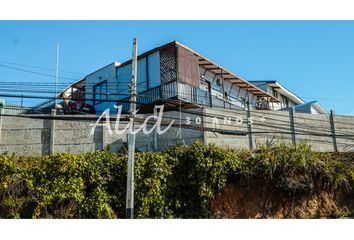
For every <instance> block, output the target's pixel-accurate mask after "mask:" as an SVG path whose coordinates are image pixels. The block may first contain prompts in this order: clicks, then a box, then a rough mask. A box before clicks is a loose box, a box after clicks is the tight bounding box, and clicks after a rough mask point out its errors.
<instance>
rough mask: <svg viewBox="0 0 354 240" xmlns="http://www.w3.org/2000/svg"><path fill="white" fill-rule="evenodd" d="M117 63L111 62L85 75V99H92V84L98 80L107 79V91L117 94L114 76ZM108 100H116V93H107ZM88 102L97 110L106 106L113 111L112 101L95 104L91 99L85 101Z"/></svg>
mask: <svg viewBox="0 0 354 240" xmlns="http://www.w3.org/2000/svg"><path fill="white" fill-rule="evenodd" d="M117 65H118V63H111V64H109V65H107V66H105V67H103V68H101V69H99V70H97V71H96V72H93V73H91V74H89V75H87V76H86V99H93V94H92V93H93V86H94V85H95V84H98V83H100V82H103V81H105V80H107V92H108V93H112V94H118V92H117V86H118V84H117V78H116V66H117ZM107 99H108V100H116V99H117V96H116V95H111V96H109V95H107ZM86 102H87V103H88V104H91V105H93V106H94V107H95V109H96V111H97V112H100V111H104V110H105V109H107V108H110V109H111V111H114V108H113V105H114V103H113V102H101V103H98V104H96V105H94V104H93V101H86Z"/></svg>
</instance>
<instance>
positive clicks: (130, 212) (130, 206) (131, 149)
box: [125, 38, 138, 219]
mask: <svg viewBox="0 0 354 240" xmlns="http://www.w3.org/2000/svg"><path fill="white" fill-rule="evenodd" d="M137 45H138V43H137V40H136V38H134V39H133V56H132V79H131V84H130V119H133V123H132V130H133V131H134V118H135V111H136V95H137V93H136V81H137V62H138V59H137V48H138V47H137ZM134 155H135V134H134V133H130V132H129V133H128V175H127V199H126V208H125V209H126V218H128V219H133V218H134Z"/></svg>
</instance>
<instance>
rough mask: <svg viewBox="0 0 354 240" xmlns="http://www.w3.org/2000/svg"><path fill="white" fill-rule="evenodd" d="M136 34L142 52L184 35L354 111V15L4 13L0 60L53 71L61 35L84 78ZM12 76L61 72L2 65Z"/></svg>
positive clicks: (119, 54)
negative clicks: (145, 17) (111, 17)
mask: <svg viewBox="0 0 354 240" xmlns="http://www.w3.org/2000/svg"><path fill="white" fill-rule="evenodd" d="M133 37H137V38H138V41H139V52H140V53H142V52H144V51H147V50H149V49H151V48H154V47H157V46H159V45H162V44H164V43H167V42H170V41H173V40H177V41H179V42H181V43H183V44H185V45H187V46H188V47H190V48H192V49H194V50H196V51H197V52H199V53H201V54H202V55H204V56H206V57H208V58H209V59H211V60H213V61H215V62H217V63H219V64H220V65H222V66H224V67H226V68H228V69H229V70H231V71H233V72H234V73H236V74H238V75H240V76H242V77H243V78H245V79H246V80H264V79H266V80H278V81H279V82H281V83H282V84H283V85H284V86H286V87H287V88H288V89H289V90H291V91H293V92H295V93H296V94H297V95H299V96H300V97H302V98H303V99H304V100H305V101H311V100H318V101H319V102H320V103H321V104H322V105H323V106H324V107H325V108H326V109H327V110H329V109H335V110H336V113H337V114H346V115H354V99H353V97H354V96H353V95H354V94H353V90H354V71H353V70H354V61H353V60H354V21H0V64H3V65H8V64H7V63H6V62H10V63H17V64H24V65H31V66H39V67H43V68H51V69H53V70H46V69H34V68H29V67H24V66H17V67H19V68H24V69H27V70H32V71H36V72H42V73H46V74H51V75H54V74H55V71H54V68H55V46H56V43H57V42H59V43H60V69H61V70H63V71H67V72H61V76H64V77H67V78H72V79H79V78H80V77H81V76H84V75H86V74H88V73H90V72H93V71H95V70H96V69H98V68H100V67H102V66H104V65H107V64H109V63H111V62H113V61H118V62H124V61H126V60H128V59H129V58H130V57H131V44H132V38H133ZM8 66H9V65H8ZM11 66H15V65H11ZM10 81H13V82H26V81H28V82H54V78H53V77H48V76H40V75H35V74H30V73H26V72H21V71H16V70H14V69H8V68H4V67H1V66H0V82H10ZM59 81H61V82H70V81H73V80H68V79H61V78H60V79H59ZM0 88H1V87H0ZM19 91H20V89H19ZM31 103H33V102H31V101H29V100H25V104H31Z"/></svg>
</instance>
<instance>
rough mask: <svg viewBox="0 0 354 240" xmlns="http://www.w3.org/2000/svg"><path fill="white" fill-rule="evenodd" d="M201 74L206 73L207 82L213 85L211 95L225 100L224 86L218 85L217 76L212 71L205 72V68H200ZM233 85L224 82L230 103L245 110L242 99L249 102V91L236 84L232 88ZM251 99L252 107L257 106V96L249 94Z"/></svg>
mask: <svg viewBox="0 0 354 240" xmlns="http://www.w3.org/2000/svg"><path fill="white" fill-rule="evenodd" d="M199 72H200V73H205V74H204V75H205V80H206V81H209V82H210V83H211V94H212V95H213V96H219V97H220V99H222V98H223V93H222V85H220V86H219V85H218V84H217V81H216V79H217V76H215V74H214V73H212V72H210V71H205V68H202V67H199ZM213 80H214V81H213ZM231 85H232V84H231V82H229V81H227V80H225V81H224V91H225V92H227V94H228V96H229V100H230V102H232V103H233V104H235V105H237V106H240V107H242V108H243V107H244V106H243V104H242V102H241V101H242V98H243V99H246V100H247V91H246V90H245V89H243V88H241V89H240V88H239V87H238V86H236V85H235V84H234V85H232V86H231ZM231 87H232V88H231ZM230 88H231V91H230ZM252 98H253V99H252ZM249 99H250V101H251V102H250V103H251V105H253V106H255V105H256V102H257V98H256V96H254V95H253V94H252V93H249Z"/></svg>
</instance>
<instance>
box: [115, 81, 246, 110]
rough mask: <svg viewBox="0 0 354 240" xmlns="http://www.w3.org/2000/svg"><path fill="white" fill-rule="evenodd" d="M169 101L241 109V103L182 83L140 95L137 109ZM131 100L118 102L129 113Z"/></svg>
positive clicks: (163, 86)
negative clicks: (176, 100)
mask: <svg viewBox="0 0 354 240" xmlns="http://www.w3.org/2000/svg"><path fill="white" fill-rule="evenodd" d="M167 99H178V100H181V101H184V102H188V103H191V104H195V105H201V106H209V107H221V108H229V109H240V108H243V107H244V106H241V104H240V103H233V102H232V101H231V100H229V101H228V100H225V99H222V98H221V97H217V96H213V95H211V94H210V93H209V92H207V91H205V90H202V89H200V88H197V87H194V86H192V85H189V84H185V83H182V82H177V81H172V82H169V83H165V84H162V85H160V86H157V87H155V88H151V89H149V90H146V91H144V92H140V93H138V97H137V107H138V108H139V107H141V106H144V105H150V104H153V103H156V102H158V101H163V100H167ZM129 100H130V98H129V97H127V98H124V99H122V100H120V101H118V105H122V111H123V112H127V111H128V110H129V108H130V103H129Z"/></svg>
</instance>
